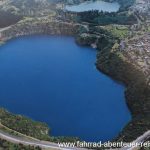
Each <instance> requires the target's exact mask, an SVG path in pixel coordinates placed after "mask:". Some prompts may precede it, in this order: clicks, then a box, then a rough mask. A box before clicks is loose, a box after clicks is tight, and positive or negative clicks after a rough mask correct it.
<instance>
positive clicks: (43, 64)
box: [0, 36, 130, 141]
mask: <svg viewBox="0 0 150 150" xmlns="http://www.w3.org/2000/svg"><path fill="white" fill-rule="evenodd" d="M95 61H96V50H94V49H92V48H87V47H80V46H78V45H76V44H75V41H74V38H72V37H65V36H62V37H58V36H28V37H21V38H17V39H13V40H11V41H9V42H8V43H7V44H5V45H3V46H2V47H0V105H1V106H2V107H5V108H7V109H8V110H9V111H12V112H14V113H19V114H23V115H26V116H28V117H31V118H32V119H35V120H37V121H43V122H46V123H47V124H48V125H49V126H50V127H51V129H52V135H54V136H58V135H59V136H78V137H80V138H81V139H83V140H86V141H99V140H102V141H106V140H109V139H112V138H114V137H115V136H117V135H118V133H119V132H120V131H121V129H122V128H123V127H124V126H125V125H126V123H127V122H128V121H129V120H130V113H129V110H128V108H127V106H126V104H125V99H124V87H123V86H122V85H120V84H118V83H116V82H114V81H113V80H112V79H110V78H109V77H107V76H106V75H104V74H102V73H100V72H99V71H98V70H97V69H96V68H95V65H94V63H95Z"/></svg>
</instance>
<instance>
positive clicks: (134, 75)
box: [96, 48, 150, 141]
mask: <svg viewBox="0 0 150 150" xmlns="http://www.w3.org/2000/svg"><path fill="white" fill-rule="evenodd" d="M96 66H97V68H98V69H99V70H101V71H103V72H104V73H106V74H108V75H110V76H111V77H113V78H114V79H116V80H118V81H121V82H123V83H124V84H125V85H126V91H125V96H126V101H127V104H128V106H129V109H130V111H131V113H132V120H131V122H130V123H129V124H128V125H127V126H126V127H125V128H124V129H123V131H122V132H121V134H120V135H119V137H118V140H123V141H132V140H134V139H135V138H137V137H138V136H140V135H142V134H143V133H144V132H146V131H147V130H149V128H150V113H149V111H150V87H149V86H148V84H147V81H146V77H145V75H144V73H143V72H142V71H140V70H139V69H138V68H137V67H136V66H134V64H132V63H130V62H128V59H127V58H126V57H125V56H124V55H123V52H120V51H119V50H116V51H114V50H112V49H111V48H104V49H101V51H100V52H99V53H98V55H97V63H96Z"/></svg>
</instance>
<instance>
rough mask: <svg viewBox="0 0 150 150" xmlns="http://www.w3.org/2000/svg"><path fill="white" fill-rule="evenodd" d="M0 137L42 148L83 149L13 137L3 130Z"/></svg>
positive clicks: (54, 149) (56, 149) (58, 149)
mask: <svg viewBox="0 0 150 150" xmlns="http://www.w3.org/2000/svg"><path fill="white" fill-rule="evenodd" d="M0 138H1V139H5V140H7V141H9V142H12V143H15V144H23V145H31V146H39V147H41V148H44V149H49V150H50V149H53V150H85V149H82V148H76V147H75V148H65V147H64V148H61V147H59V145H58V144H55V143H51V142H46V141H40V140H37V141H36V140H35V141H34V140H29V139H24V138H22V137H20V138H19V137H15V136H13V135H9V134H7V133H5V132H3V131H0Z"/></svg>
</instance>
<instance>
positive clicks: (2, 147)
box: [0, 139, 41, 150]
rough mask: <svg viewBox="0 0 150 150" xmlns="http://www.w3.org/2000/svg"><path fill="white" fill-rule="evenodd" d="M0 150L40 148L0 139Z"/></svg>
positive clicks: (36, 149)
mask: <svg viewBox="0 0 150 150" xmlns="http://www.w3.org/2000/svg"><path fill="white" fill-rule="evenodd" d="M0 150H41V148H40V147H34V146H24V145H22V144H14V143H10V142H8V141H6V140H3V139H0Z"/></svg>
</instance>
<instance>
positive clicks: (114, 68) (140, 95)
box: [1, 21, 150, 141]
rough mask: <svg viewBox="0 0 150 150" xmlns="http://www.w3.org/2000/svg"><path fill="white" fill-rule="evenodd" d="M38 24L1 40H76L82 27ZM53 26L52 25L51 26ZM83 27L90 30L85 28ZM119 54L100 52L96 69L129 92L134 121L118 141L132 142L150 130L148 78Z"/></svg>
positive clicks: (12, 31) (16, 28)
mask: <svg viewBox="0 0 150 150" xmlns="http://www.w3.org/2000/svg"><path fill="white" fill-rule="evenodd" d="M37 24H38V25H39V26H40V28H38V26H37ZM37 24H34V21H33V25H31V24H30V23H28V22H27V24H25V26H24V25H20V24H18V25H17V26H16V25H14V26H13V28H10V29H7V30H5V31H3V32H1V34H2V35H1V40H2V41H3V40H4V41H7V40H9V39H11V38H14V37H18V36H24V35H32V34H40V33H41V34H47V33H48V34H52V35H55V34H58V35H61V34H62V35H64V34H65V35H75V36H76V33H77V30H78V27H81V26H82V25H81V26H80V25H79V26H78V25H77V26H74V24H68V23H67V24H64V23H61V22H60V23H58V22H57V23H54V24H53V23H52V22H50V23H48V24H49V25H50V28H47V24H46V22H44V23H41V22H40V21H39V22H37ZM41 24H42V26H41ZM43 24H44V25H43ZM51 24H53V25H52V26H51ZM43 27H44V28H43ZM64 27H65V28H64ZM82 27H83V28H84V29H86V30H87V28H86V26H82ZM33 29H35V30H33ZM53 29H54V30H53ZM94 42H95V40H94ZM81 43H82V42H81ZM81 43H80V44H81ZM91 44H92V43H87V41H85V42H84V44H83V45H88V46H89V45H91ZM97 47H98V46H97ZM118 51H119V50H118ZM118 51H117V50H116V51H112V47H111V48H110V49H107V51H106V49H105V48H104V49H101V52H98V55H97V63H96V65H97V68H98V69H99V70H100V71H103V72H104V73H105V74H108V75H109V76H111V77H112V78H114V79H116V80H118V81H121V82H123V83H124V84H125V85H126V87H127V90H126V91H125V95H126V101H127V104H128V106H129V108H130V110H131V113H132V117H133V118H132V121H131V122H130V123H129V124H128V125H127V126H126V127H125V128H124V129H123V131H122V133H121V134H120V136H119V138H118V140H124V141H132V140H134V139H135V138H137V137H138V136H140V135H141V134H143V133H144V132H146V131H147V130H149V126H150V120H149V118H150V116H149V110H150V109H149V97H150V96H149V93H150V89H149V86H148V85H147V81H146V76H145V74H143V72H142V71H141V70H139V69H137V68H136V67H135V65H133V64H132V63H130V62H128V61H126V57H125V56H123V57H122V55H121V57H120V53H118ZM145 102H146V103H145Z"/></svg>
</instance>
